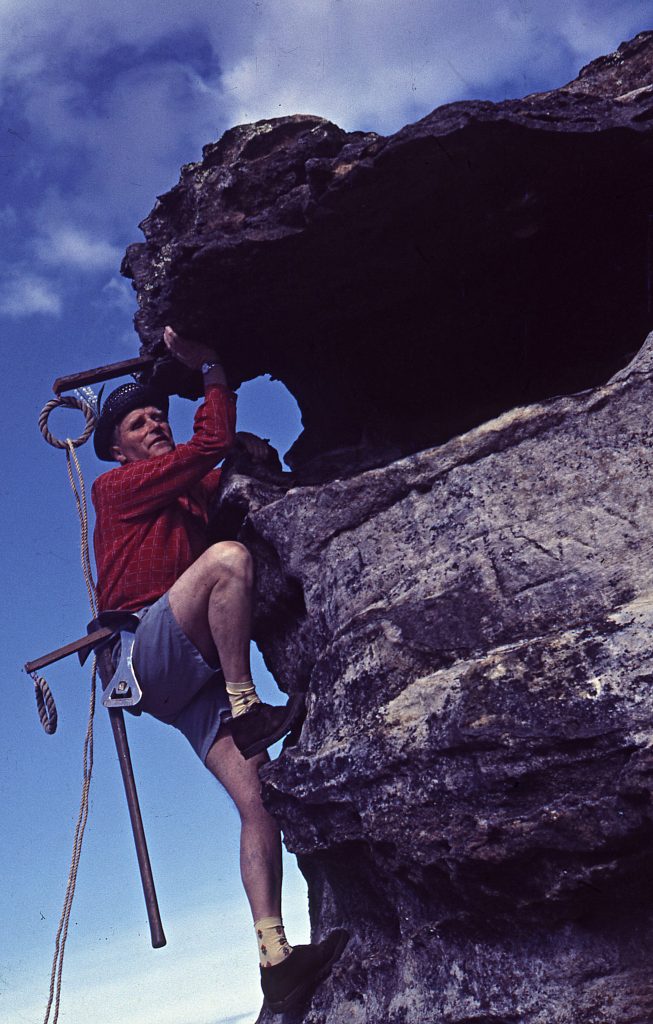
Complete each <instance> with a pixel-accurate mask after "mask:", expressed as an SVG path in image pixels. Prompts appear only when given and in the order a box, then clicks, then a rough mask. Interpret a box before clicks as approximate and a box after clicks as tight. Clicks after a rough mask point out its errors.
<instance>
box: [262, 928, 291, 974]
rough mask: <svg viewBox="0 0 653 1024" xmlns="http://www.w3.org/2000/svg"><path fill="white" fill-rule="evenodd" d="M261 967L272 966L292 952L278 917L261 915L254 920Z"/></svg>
mask: <svg viewBox="0 0 653 1024" xmlns="http://www.w3.org/2000/svg"><path fill="white" fill-rule="evenodd" d="M254 927H255V929H256V938H257V941H258V955H259V960H260V961H261V967H274V966H275V965H276V964H280V963H281V962H282V960H285V959H286V957H287V956H290V954H291V953H292V946H291V945H290V943H289V942H288V939H287V938H286V933H285V931H284V928H283V922H282V920H281V918H280V917H262V918H261V920H260V921H255V922H254Z"/></svg>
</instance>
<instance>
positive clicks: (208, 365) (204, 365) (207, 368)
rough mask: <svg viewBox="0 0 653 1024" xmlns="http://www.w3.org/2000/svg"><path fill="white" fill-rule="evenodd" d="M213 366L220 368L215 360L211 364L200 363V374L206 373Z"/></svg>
mask: <svg viewBox="0 0 653 1024" xmlns="http://www.w3.org/2000/svg"><path fill="white" fill-rule="evenodd" d="M214 366H220V362H219V360H217V359H215V360H214V361H213V362H212V363H202V365H201V367H200V369H201V371H202V373H208V372H209V370H212V369H213V367H214Z"/></svg>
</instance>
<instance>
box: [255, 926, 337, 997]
mask: <svg viewBox="0 0 653 1024" xmlns="http://www.w3.org/2000/svg"><path fill="white" fill-rule="evenodd" d="M348 942H349V933H348V932H346V931H345V930H344V929H343V928H337V929H336V930H335V931H333V932H331V934H330V935H327V937H326V939H324V940H323V941H322V942H318V943H316V944H315V945H313V944H311V945H310V946H295V947H294V948H293V951H292V953H291V954H290V956H289V957H287V958H286V959H285V960H282V961H281V963H280V964H276V965H275V966H274V967H261V968H260V971H261V988H262V989H263V1005H264V1006H265V1007H266V1008H267V1009H268V1010H271V1011H272V1013H287V1011H288V1010H294V1009H296V1008H297V1007H298V1006H301V1004H302V1003H304V1002H306V1001H307V1000H308V998H309V997H310V996H311V994H312V993H313V992H314V990H315V989H316V987H317V986H318V985H319V983H320V982H321V981H323V980H324V978H326V976H327V974H328V973H329V971H330V970H331V968H332V966H333V964H334V963H335V962H336V960H337V959H338V957H339V956H340V954H341V953H342V951H343V949H344V948H345V946H346V945H347V943H348Z"/></svg>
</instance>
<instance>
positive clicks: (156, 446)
mask: <svg viewBox="0 0 653 1024" xmlns="http://www.w3.org/2000/svg"><path fill="white" fill-rule="evenodd" d="M174 447H175V446H174V444H173V443H172V441H168V439H167V438H166V437H162V438H161V439H160V440H159V441H153V442H152V444H151V445H150V449H149V450H150V455H165V454H166V452H171V451H173V449H174Z"/></svg>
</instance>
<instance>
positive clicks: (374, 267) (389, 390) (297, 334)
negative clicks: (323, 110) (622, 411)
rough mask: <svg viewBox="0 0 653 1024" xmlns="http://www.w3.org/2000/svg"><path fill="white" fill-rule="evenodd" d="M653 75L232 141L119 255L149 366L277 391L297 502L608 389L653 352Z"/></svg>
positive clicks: (617, 69) (630, 50)
mask: <svg viewBox="0 0 653 1024" xmlns="http://www.w3.org/2000/svg"><path fill="white" fill-rule="evenodd" d="M652 64H653V33H643V34H642V35H640V36H638V37H637V38H636V39H634V40H633V41H631V42H630V43H627V44H624V45H623V46H622V47H621V48H620V50H619V51H617V52H616V53H614V54H611V55H609V56H608V57H602V58H600V59H599V60H597V61H594V62H593V63H592V64H590V65H589V66H588V67H587V68H585V69H584V70H583V72H581V75H580V77H579V78H578V79H577V80H576V81H574V82H572V83H570V84H569V85H567V86H564V87H562V88H560V89H557V90H554V91H551V92H547V93H540V94H534V95H532V96H528V97H526V98H525V99H518V100H507V101H505V102H503V103H490V102H485V101H466V102H463V103H452V104H448V105H446V106H444V107H440V108H438V109H436V110H434V111H433V112H432V113H431V114H429V115H427V116H426V117H425V118H423V119H422V120H421V121H418V122H416V123H415V124H412V125H407V126H406V127H405V128H402V129H401V130H400V131H399V132H397V133H396V134H395V135H391V136H389V137H387V138H383V137H381V136H378V135H375V134H374V133H369V132H368V133H362V132H351V133H347V132H344V131H342V130H341V129H340V128H338V127H337V126H335V125H334V124H331V123H330V122H328V121H324V120H323V119H321V118H319V117H311V116H300V115H297V116H295V117H288V118H280V119H275V120H271V121H261V122H258V123H256V124H254V125H244V126H239V127H237V128H234V129H232V130H230V131H228V132H227V133H226V134H225V135H224V136H223V137H222V139H220V141H219V142H217V143H212V144H211V145H208V146H206V147H205V149H204V156H203V159H202V160H201V161H200V162H199V163H195V164H189V165H188V166H186V167H185V168H184V169H183V170H182V175H181V179H180V182H179V184H178V185H177V186H175V188H173V189H172V190H171V191H170V192H168V193H167V194H166V195H164V196H162V197H161V198H160V199H159V201H158V203H157V205H156V207H155V208H154V210H153V211H152V213H151V214H150V216H149V217H148V218H146V220H145V221H144V222H143V224H142V225H141V226H142V228H143V231H144V233H145V238H146V241H145V242H144V243H140V244H136V245H133V246H130V248H129V250H128V252H127V255H126V258H125V261H124V266H123V269H124V272H125V273H126V274H127V275H128V276H131V277H132V278H133V281H134V286H135V288H136V290H137V293H138V300H139V306H140V310H139V313H138V314H137V317H136V324H137V329H138V331H139V334H140V336H141V339H142V341H143V344H144V349H145V350H146V351H148V352H157V351H161V349H160V337H161V331H162V328H163V325H164V324H165V323H167V322H172V323H173V324H174V325H175V326H177V327H178V328H179V329H180V330H186V331H187V332H190V333H193V334H195V335H197V336H200V337H202V338H203V339H204V340H206V341H207V342H208V343H210V344H212V345H214V346H215V347H216V348H217V349H219V351H220V353H221V354H222V357H223V359H224V361H225V364H226V366H227V368H228V370H229V374H230V378H231V380H232V382H233V383H234V384H239V383H240V382H241V381H242V380H245V379H249V378H251V377H256V376H258V375H260V374H262V373H270V374H272V376H273V377H278V378H280V379H281V380H283V381H284V383H285V384H286V385H287V386H288V388H289V389H290V391H291V392H292V393H293V394H294V395H295V397H296V398H297V400H298V402H299V405H300V408H301V411H302V416H303V423H304V433H303V434H302V435H301V437H300V439H299V440H298V441H297V442H296V443H295V445H294V446H293V449H292V451H291V454H290V463H291V464H292V466H293V468H294V469H296V470H297V471H298V472H299V473H300V474H301V476H302V479H303V480H305V481H307V482H310V481H317V480H324V479H328V478H329V477H333V476H336V475H341V474H342V472H343V471H344V470H345V469H346V468H347V469H348V471H353V470H354V469H356V468H357V467H358V468H361V467H364V466H367V465H373V464H382V463H383V462H387V461H388V460H389V459H390V458H396V457H397V456H399V455H401V454H406V453H409V452H412V451H415V450H418V449H419V448H424V447H428V446H430V445H433V444H436V443H440V442H442V441H444V440H446V439H448V438H450V437H452V436H454V435H456V434H458V433H460V432H462V431H464V430H466V429H469V428H470V427H472V426H474V425H477V424H478V423H480V422H483V421H484V420H486V419H488V418H490V417H491V416H494V415H497V414H498V413H500V412H501V411H503V410H504V409H507V408H511V407H513V406H515V405H517V404H524V403H527V402H532V401H536V400H540V399H542V398H544V397H548V396H551V395H555V394H559V393H563V392H570V391H575V390H579V389H581V388H583V387H589V386H593V385H595V384H598V383H600V382H601V381H604V380H606V379H607V378H608V377H609V376H610V375H611V374H612V373H614V372H615V371H616V370H617V369H618V368H619V367H620V366H623V365H624V364H625V363H626V362H627V361H628V359H629V358H631V357H632V355H634V353H635V352H636V351H637V349H638V348H639V346H640V345H641V343H642V338H644V337H645V335H646V333H647V331H648V330H649V329H650V311H651V302H652V298H651V296H652V288H653V286H652V284H651V280H652V270H651V246H652V245H653V219H652V216H651V211H652V210H653V184H652V183H653V83H652V81H651V70H650V69H651V66H652ZM157 373H158V377H159V380H160V381H162V382H163V383H164V384H165V385H166V386H167V387H168V388H169V389H170V390H171V391H177V392H179V393H181V394H186V395H197V394H199V392H200V389H201V382H200V381H199V380H198V379H197V378H196V377H193V376H192V375H188V374H184V373H180V372H179V368H178V367H177V366H174V365H173V366H172V367H171V366H170V365H167V366H166V365H165V364H164V365H161V366H160V367H159V369H158V371H157ZM334 450H336V455H335V456H334V455H333V454H331V453H333V451H334Z"/></svg>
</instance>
